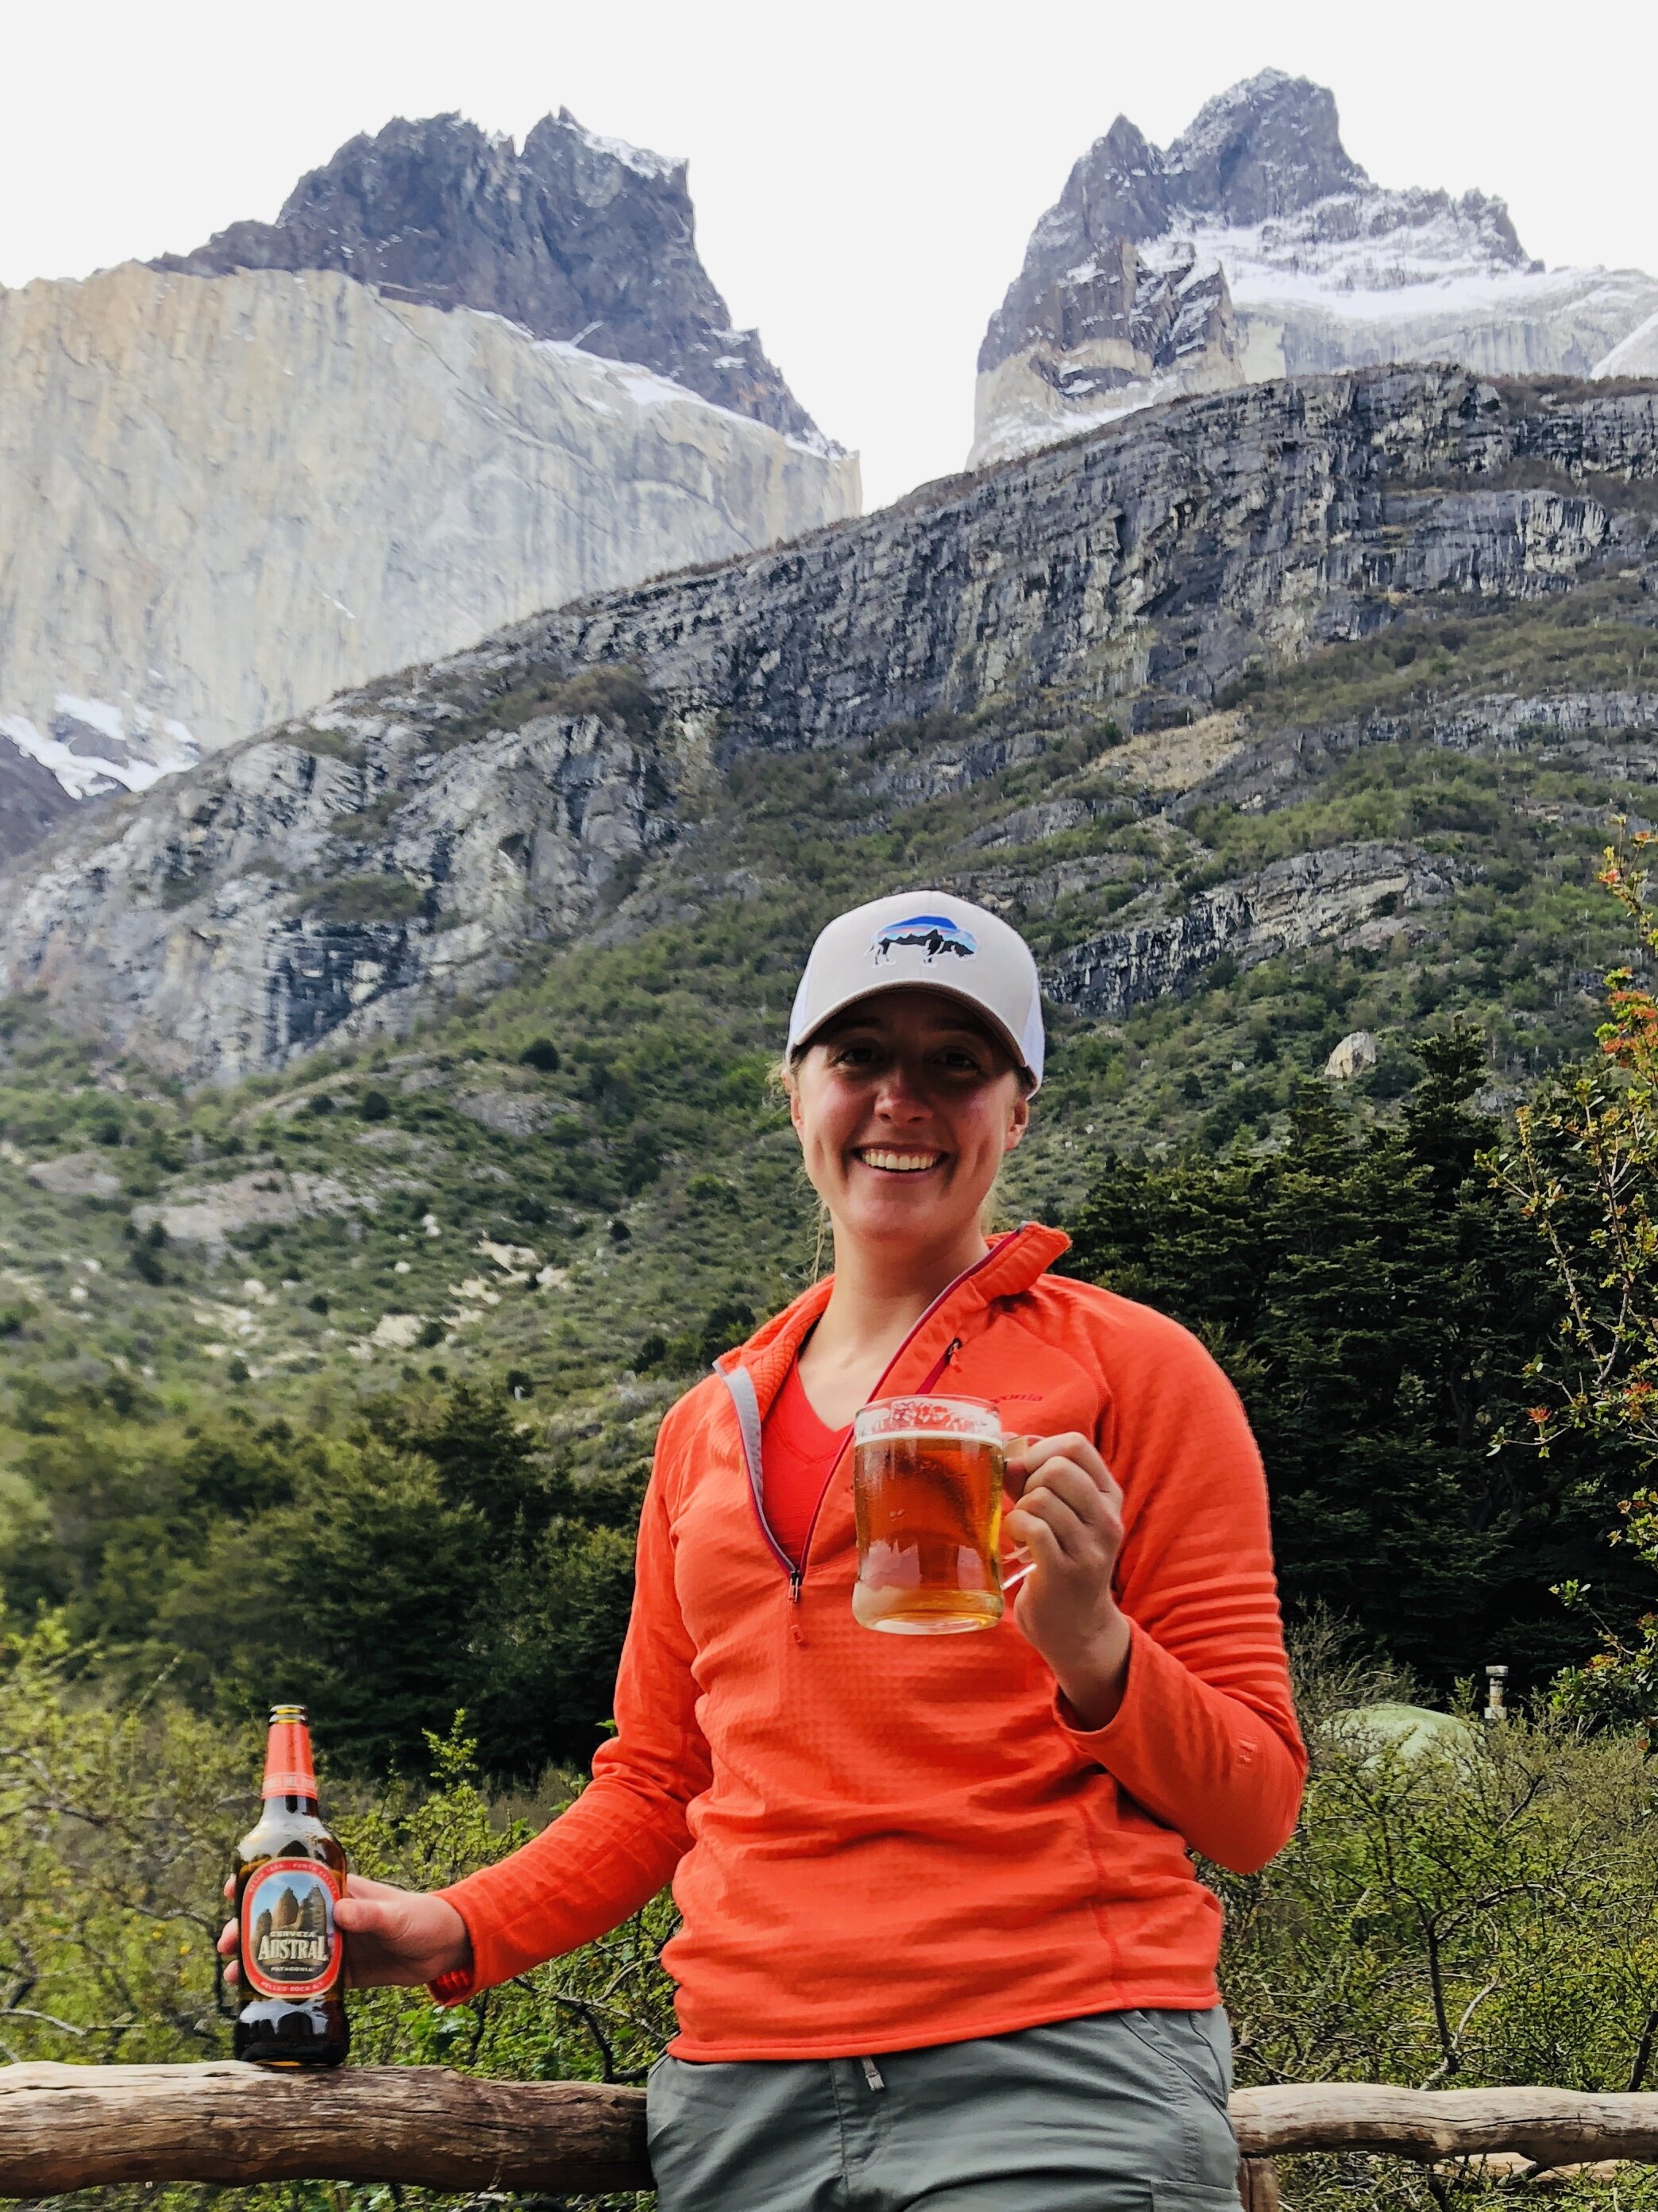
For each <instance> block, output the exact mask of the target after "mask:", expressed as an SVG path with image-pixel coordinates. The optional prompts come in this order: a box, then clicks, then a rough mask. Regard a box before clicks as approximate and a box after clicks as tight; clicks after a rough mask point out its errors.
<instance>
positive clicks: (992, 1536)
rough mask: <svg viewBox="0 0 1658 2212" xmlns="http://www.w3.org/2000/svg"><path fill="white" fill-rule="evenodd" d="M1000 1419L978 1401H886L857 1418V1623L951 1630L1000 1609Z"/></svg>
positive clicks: (928, 1632) (896, 1630)
mask: <svg viewBox="0 0 1658 2212" xmlns="http://www.w3.org/2000/svg"><path fill="white" fill-rule="evenodd" d="M1004 1473H1005V1469H1004V1462H1003V1451H1002V1425H1001V1419H1000V1417H999V1414H998V1413H997V1411H996V1408H995V1407H993V1406H990V1405H986V1404H985V1403H983V1402H982V1401H981V1400H979V1399H976V1398H883V1399H878V1400H877V1401H876V1402H875V1403H874V1404H872V1405H869V1406H865V1407H864V1408H863V1409H862V1411H861V1412H860V1413H859V1415H858V1417H857V1419H856V1420H855V1422H854V1423H853V1476H852V1482H853V1504H854V1507H855V1509H856V1511H857V1516H858V1580H857V1582H856V1583H854V1584H853V1592H852V1610H853V1618H854V1619H855V1620H858V1621H859V1622H861V1623H862V1625H863V1626H864V1627H865V1628H882V1629H885V1630H887V1631H889V1632H890V1633H892V1634H894V1635H898V1636H948V1635H950V1634H954V1633H959V1632H961V1631H962V1630H963V1629H971V1628H992V1627H993V1626H995V1624H996V1623H997V1621H999V1620H1000V1619H1001V1617H1002V1576H1001V1561H1000V1558H999V1544H1000V1538H1001V1522H1002V1483H1003V1480H1004Z"/></svg>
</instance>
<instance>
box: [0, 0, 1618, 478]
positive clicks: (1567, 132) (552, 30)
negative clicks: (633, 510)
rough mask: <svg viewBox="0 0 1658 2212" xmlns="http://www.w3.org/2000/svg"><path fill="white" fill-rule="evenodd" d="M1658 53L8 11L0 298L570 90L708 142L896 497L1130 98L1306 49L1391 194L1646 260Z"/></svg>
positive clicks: (730, 262)
mask: <svg viewBox="0 0 1658 2212" xmlns="http://www.w3.org/2000/svg"><path fill="white" fill-rule="evenodd" d="M1655 64H1658V0H1576V4H1572V5H1563V4H1559V0H1556V4H1554V5H1552V6H1550V7H1547V8H1544V7H1541V6H1539V5H1537V4H1536V0H1510V4H1508V5H1506V6H1500V7H1493V6H1480V7H1471V6H1467V5H1459V4H1456V0H1391V4H1388V5H1384V6H1381V7H1366V8H1357V7H1349V6H1343V5H1340V4H1339V0H1313V4H1303V0H1230V4H1224V5H1222V4H1213V0H1185V3H1184V4H1174V0H1164V4H1162V5H1158V4H1157V0H1135V4H1134V5H1133V6H1132V7H1130V6H1123V5H1094V6H1076V5H1072V4H1069V3H1068V0H1048V4H1044V3H1043V0H1023V4H1021V0H998V4H993V5H990V4H984V0H954V4H948V0H832V4H821V3H820V0H764V4H762V0H702V4H701V5H696V4H692V0H584V4H580V5H573V4H570V3H569V0H534V4H531V0H440V4H430V0H396V4H385V0H325V4H319V0H284V4H282V6H280V7H271V6H252V5H248V4H246V0H240V4H239V0H210V3H209V4H197V0H149V4H145V0H120V4H118V5H112V4H110V3H109V0H74V3H73V4H68V3H67V0H66V4H60V5H57V6H53V5H51V4H50V0H46V3H45V4H43V0H0V284H3V285H16V284H21V283H27V281H28V280H29V279H30V278H31V277H34V276H81V275H84V274H86V273H87V272H88V270H92V269H94V268H98V267H100V266H104V265H106V264H109V263H112V262H115V261H119V260H123V259H125V258H129V257H131V256H144V255H149V254H154V253H157V252H163V251H166V250H167V249H169V248H177V249H182V248H185V247H188V246H194V245H197V244H198V243H199V242H200V241H201V240H203V238H205V237H206V236H207V235H208V234H209V233H210V232H211V231H214V230H217V229H222V228H223V227H224V226H225V224H227V223H228V222H233V221H234V220H235V219H236V218H237V217H239V216H264V217H269V216H274V215H275V214H276V210H277V207H278V206H279V205H280V204H281V202H282V199H283V198H284V197H285V196H286V194H287V192H288V189H289V187H290V185H292V184H293V183H294V181H295V178H296V177H297V176H298V175H299V174H300V173H301V171H303V170H305V169H307V168H310V167H314V166H316V164H318V163H319V162H321V161H325V160H326V159H327V158H328V156H329V155H330V154H331V152H332V151H333V149H335V147H336V146H337V145H338V144H339V143H341V141H342V140H343V139H345V138H347V137H350V136H351V135H352V133H354V132H355V131H374V130H377V129H378V128H379V127H380V125H382V124H383V123H385V122H386V120H387V119H388V118H390V117H392V116H393V115H398V114H403V115H410V116H416V115H428V114H434V113H436V112H440V111H441V110H444V109H447V108H459V109H460V110H461V111H462V112H464V113H465V114H467V115H469V116H471V118H473V119H474V120H475V121H477V122H478V123H480V124H483V125H486V126H487V127H488V128H489V129H492V130H497V131H511V132H512V133H513V135H514V137H517V138H519V140H521V139H522V137H523V134H524V132H525V131H526V130H527V129H528V128H529V126H530V125H531V124H532V123H533V122H534V121H535V120H536V118H537V117H538V116H540V115H542V114H544V112H546V111H547V110H548V109H550V108H556V107H558V106H560V105H563V106H568V107H569V108H571V109H572V110H573V111H574V113H575V114H576V115H577V116H579V117H580V119H581V121H582V122H583V123H585V124H586V125H588V127H589V128H590V129H592V130H595V131H604V132H609V133H610V134H613V135H615V136H617V137H625V138H630V139H632V140H634V141H635V143H639V144H641V145H646V146H651V147H654V148H656V149H658V150H659V151H660V152H663V153H668V154H676V155H689V159H690V165H691V167H690V184H691V191H692V196H693V197H694V199H695V204H696V210H697V225H698V237H699V241H700V243H701V249H702V255H703V258H704V260H705V262H706V263H707V264H708V270H709V271H710V273H711V274H712V276H713V277H714V281H715V283H717V284H718V285H719V286H720V289H722V290H723V291H724V293H725V295H726V298H727V300H728V301H729V302H730V304H731V307H732V313H733V314H734V315H735V316H736V318H737V319H738V321H739V322H741V323H745V324H746V323H757V324H758V325H759V326H760V330H761V333H762V337H763V339H764V342H765V344H766V347H767V349H768V351H769V353H770V354H771V356H772V357H773V359H774V361H776V362H778V363H779V364H780V367H781V368H782V369H783V371H784V374H786V376H787V377H788V379H789V381H790V383H791V384H792V385H793V387H794V390H795V391H796V392H797V393H798V394H799V397H800V398H801V399H802V401H803V402H804V403H805V405H806V406H807V407H809V408H810V409H811V411H812V413H813V414H814V415H815V416H817V420H818V422H820V423H821V424H822V425H823V428H825V429H826V430H828V431H829V433H830V434H831V435H834V436H835V437H838V438H840V439H841V441H843V442H845V443H846V444H847V445H850V446H853V447H858V448H859V450H860V451H861V453H862V454H863V459H864V482H865V504H866V505H867V506H871V507H873V506H876V505H878V504H881V503H883V502H884V501H887V500H890V499H892V498H894V497H896V495H898V494H899V493H901V492H902V491H904V490H906V489H908V487H909V486H911V485H912V484H914V483H919V482H920V481H922V480H924V479H925V478H926V477H933V476H938V475H943V474H945V473H947V472H949V471H952V470H954V469H957V468H959V467H960V466H961V465H962V461H963V457H964V455H965V453H966V450H967V446H968V441H969V434H970V430H971V424H972V388H973V367H974V358H975V354H976V353H977V350H978V346H979V341H980V339H981V337H982V335H983V332H984V325H985V321H986V318H987V315H988V314H989V313H990V311H991V310H992V308H993V307H995V306H996V304H997V303H998V301H999V299H1000V297H1001V295H1002V292H1003V291H1004V289H1005V287H1006V285H1007V283H1009V281H1010V279H1011V277H1012V276H1013V275H1014V273H1015V271H1016V270H1017V267H1018V264H1019V262H1020V260H1021V259H1022V258H1023V252H1024V246H1025V241H1026V239H1027V238H1028V236H1029V232H1030V228H1031V226H1032V224H1033V223H1034V222H1035V219H1036V217H1037V216H1039V215H1040V214H1041V213H1042V210H1043V209H1044V208H1045V207H1047V206H1048V205H1049V204H1051V202H1052V201H1053V200H1054V198H1055V197H1056V196H1057V195H1058V193H1059V191H1060V186H1061V185H1063V183H1064V181H1065V178H1066V173H1067V171H1068V170H1069V168H1070V167H1071V165H1072V161H1075V159H1076V158H1077V156H1078V154H1080V153H1081V152H1082V151H1083V149H1084V147H1086V146H1087V145H1088V144H1089V143H1090V142H1091V141H1092V140H1093V139H1095V138H1096V137H1099V136H1100V135H1101V133H1102V132H1103V131H1106V130H1107V129H1108V127H1109V125H1110V123H1111V120H1112V118H1113V117H1114V115H1116V114H1117V113H1118V112H1119V111H1120V110H1121V111H1122V112H1126V113H1127V114H1128V115H1130V116H1132V117H1133V119H1134V120H1135V121H1136V122H1137V123H1138V124H1139V125H1140V127H1141V128H1142V130H1144V131H1146V133H1147V134H1148V135H1149V136H1150V137H1151V138H1153V139H1154V140H1156V141H1157V142H1158V143H1167V141H1168V139H1169V137H1172V136H1173V135H1174V134H1175V132H1176V131H1179V130H1180V129H1181V127H1182V126H1183V125H1185V124H1186V123H1187V121H1188V120H1189V119H1190V118H1191V116H1192V115H1193V112H1195V110H1196V109H1197V108H1198V107H1199V106H1200V105H1201V103H1202V102H1203V101H1204V100H1206V98H1208V97H1209V95H1210V94H1212V93H1214V92H1217V91H1218V90H1220V89H1221V88H1223V87H1224V86H1226V85H1228V84H1230V83H1232V82H1235V81H1236V79H1237V78H1239V77H1242V76H1250V75H1253V74H1254V71H1255V70H1259V69H1261V68H1264V67H1266V66H1268V65H1272V66H1275V67H1278V68H1280V69H1285V70H1291V71H1294V72H1297V73H1299V74H1303V75H1305V76H1311V77H1313V78H1315V80H1317V81H1318V82H1321V83H1325V84H1327V85H1329V86H1331V87H1332V88H1333V91H1334V93H1335V95H1336V100H1337V103H1338V106H1339V109H1340V112H1341V118H1342V126H1343V135H1344V137H1345V142H1346V144H1347V148H1348V150H1349V152H1350V153H1351V154H1352V155H1354V156H1355V158H1356V159H1357V160H1358V161H1362V162H1363V163H1364V165H1365V166H1366V167H1368V168H1369V170H1370V173H1371V175H1372V176H1374V177H1375V178H1376V179H1377V180H1378V181H1379V182H1381V183H1383V184H1388V185H1408V184H1421V185H1447V186H1448V187H1449V188H1450V189H1451V190H1453V191H1464V190H1466V189H1467V187H1469V186H1470V185H1478V186H1479V187H1480V188H1481V189H1483V190H1485V191H1490V192H1497V193H1500V194H1502V195H1503V197H1505V198H1506V199H1507V200H1508V202H1509V206H1510V208H1511V209H1512V210H1513V213H1514V216H1515V222H1516V224H1517V226H1518V228H1519V232H1520V235H1521V240H1523V242H1524V243H1525V245H1526V246H1527V248H1528V250H1529V251H1530V252H1532V253H1533V254H1536V255H1539V256H1540V257H1541V258H1543V259H1545V260H1546V261H1547V262H1549V263H1550V264H1555V263H1558V262H1563V261H1573V262H1604V263H1606V264H1612V265H1619V264H1636V265H1637V266H1642V267H1644V268H1647V269H1649V270H1658V178H1655V167H1654V156H1653V144H1654V136H1653V134H1654V129H1655V120H1658V118H1655Z"/></svg>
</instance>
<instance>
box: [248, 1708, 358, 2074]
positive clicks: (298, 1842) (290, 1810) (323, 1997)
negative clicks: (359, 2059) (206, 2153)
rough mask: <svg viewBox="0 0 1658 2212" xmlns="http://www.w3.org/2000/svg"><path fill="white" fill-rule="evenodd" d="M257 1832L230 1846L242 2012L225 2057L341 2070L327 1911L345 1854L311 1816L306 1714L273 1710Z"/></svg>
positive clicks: (339, 1956)
mask: <svg viewBox="0 0 1658 2212" xmlns="http://www.w3.org/2000/svg"><path fill="white" fill-rule="evenodd" d="M260 1794H261V1795H262V1796H263V1797H264V1809H263V1810H262V1811H261V1813H260V1814H259V1820H258V1826H256V1827H253V1828H251V1829H250V1830H249V1831H248V1832H247V1834H246V1835H245V1836H244V1837H243V1838H242V1839H241V1841H240V1843H239V1844H237V1846H236V1868H235V1873H236V1923H237V1927H238V1929H239V1931H240V1968H241V1984H240V2008H239V2010H238V2012H237V2015H236V2027H235V2031H234V2036H233V2038H232V2044H231V2048H232V2050H233V2051H234V2055H235V2056H236V2057H238V2058H252V2059H256V2060H258V2062H259V2063H262V2064H264V2065H266V2066H338V2065H340V2064H341V2063H343V2060H344V2057H345V2055H346V2052H347V2051H348V2049H349V2045H350V2031H349V2027H347V2025H346V2018H345V1960H344V1947H343V1938H342V1936H341V1934H340V1930H339V1928H338V1926H337V1923H336V1921H335V1918H334V1907H335V1906H336V1905H337V1904H338V1902H339V1900H340V1899H341V1897H342V1896H343V1893H344V1890H345V1871H346V1869H345V1853H344V1852H343V1850H341V1849H340V1846H339V1844H337V1842H336V1841H335V1839H334V1837H333V1836H332V1834H331V1832H330V1831H329V1830H328V1829H327V1827H325V1826H324V1823H323V1820H322V1816H321V1814H319V1811H318V1809H317V1776H316V1770H315V1768H314V1766H313V1763H312V1757H311V1730H310V1728H309V1726H308V1725H307V1721H306V1713H305V1707H304V1706H303V1705H273V1706H272V1707H271V1709H270V1735H269V1736H268V1737H267V1738H266V1741H265V1754H264V1788H263V1790H262V1791H261V1793H260Z"/></svg>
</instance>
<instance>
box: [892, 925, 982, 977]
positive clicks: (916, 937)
mask: <svg viewBox="0 0 1658 2212" xmlns="http://www.w3.org/2000/svg"><path fill="white" fill-rule="evenodd" d="M900 945H914V947H916V949H917V950H918V951H920V952H921V953H922V954H923V955H924V957H926V961H927V962H928V963H929V965H930V964H931V963H932V962H933V961H934V960H936V959H937V958H938V955H939V954H940V953H941V952H953V953H955V955H956V956H957V958H958V959H961V960H970V959H971V958H972V957H973V956H974V954H975V952H976V951H978V949H979V947H978V943H977V940H976V939H975V938H974V937H973V936H972V935H971V934H970V933H969V932H968V931H967V930H965V929H963V928H962V927H960V925H959V924H958V923H957V922H953V921H951V920H950V916H949V915H944V914H915V915H909V916H908V918H907V919H906V920H905V921H893V922H889V923H887V925H886V926H885V927H884V928H882V929H878V930H877V931H876V933H875V935H874V936H873V937H872V939H871V940H870V948H869V949H870V957H872V959H873V960H875V961H877V962H880V961H883V960H888V959H890V958H891V957H892V955H893V953H894V952H895V951H896V950H897V948H898V947H899V946H900Z"/></svg>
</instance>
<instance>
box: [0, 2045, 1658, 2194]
mask: <svg viewBox="0 0 1658 2212" xmlns="http://www.w3.org/2000/svg"><path fill="white" fill-rule="evenodd" d="M1232 2118H1233V2124H1234V2125H1235V2126H1236V2130H1237V2136H1238V2147H1239V2149H1240V2150H1241V2152H1242V2154H1243V2179H1242V2191H1243V2196H1244V2201H1245V2203H1247V2204H1248V2205H1249V2206H1250V2207H1251V2208H1252V2212H1271V2207H1272V2206H1273V2205H1274V2204H1275V2203H1276V2201H1277V2188H1276V2181H1275V2177H1274V2173H1273V2169H1272V2160H1274V2159H1276V2158H1280V2157H1283V2156H1285V2155H1286V2154H1292V2153H1294V2152H1297V2151H1337V2150H1339V2151H1381V2152H1391V2153H1393V2154H1394V2155H1395V2156H1399V2157H1404V2158H1412V2159H1419V2160H1424V2161H1432V2162H1438V2161H1441V2160H1448V2159H1458V2158H1482V2157H1490V2156H1491V2155H1493V2154H1499V2153H1517V2154H1520V2155H1521V2156H1522V2157H1524V2158H1526V2159H1528V2160H1530V2161H1531V2162H1532V2163H1533V2166H1537V2167H1540V2168H1543V2167H1553V2166H1570V2165H1578V2164H1586V2163H1592V2162H1594V2161H1597V2160H1605V2159H1625V2160H1646V2161H1649V2162H1658V2094H1641V2095H1636V2096H1600V2095H1595V2094H1593V2093H1584V2092H1581V2091H1574V2090H1570V2089H1450V2090H1443V2089H1438V2090H1422V2089H1394V2088H1388V2087H1379V2086H1375V2085H1372V2084H1370V2083H1366V2082H1357V2081H1327V2082H1306V2083H1292V2084H1289V2085H1286V2086H1285V2087H1280V2088H1272V2089H1242V2090H1240V2091H1239V2092H1238V2093H1237V2094H1236V2096H1235V2097H1234V2098H1233V2100H1232ZM299 2180H325V2181H398V2182H411V2183H424V2184H426V2185H428V2187H431V2188H434V2189H451V2190H457V2191H459V2190H465V2191H479V2190H522V2191H545V2192H549V2193H554V2194H556V2193H558V2192H561V2191H573V2190H607V2189H618V2190H625V2189H648V2188H649V2186H650V2180H651V2177H650V2166H649V2161H648V2160H647V2156H646V2149H645V2099H644V2093H643V2092H642V2091H641V2090H639V2089H629V2088H609V2087H604V2085H603V2084H602V2083H598V2082H587V2081H484V2080H481V2079H480V2078H479V2077H477V2075H466V2074H454V2073H451V2072H450V2071H449V2070H448V2069H446V2068H444V2067H436V2066H384V2067H354V2068H351V2069H349V2070H346V2071H343V2072H341V2073H337V2074H334V2073H330V2074H309V2075H293V2074H281V2073H270V2072H266V2071H265V2070H264V2069H263V2068H260V2067H258V2066H245V2065H239V2064H237V2063H234V2061H231V2060H223V2061H217V2062H214V2063H208V2064H205V2065H195V2066H59V2065H19V2066H4V2067H0V2197H44V2196H48V2195H57V2194H58V2193H60V2192H62V2191H65V2190H71V2189H88V2188H93V2187H95V2186H98V2185H103V2184H108V2183H113V2182H137V2181H209V2182H219V2183H222V2184H228V2185H232V2186H236V2185H242V2186H246V2185H252V2184H253V2183H255V2182H264V2181H299Z"/></svg>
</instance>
